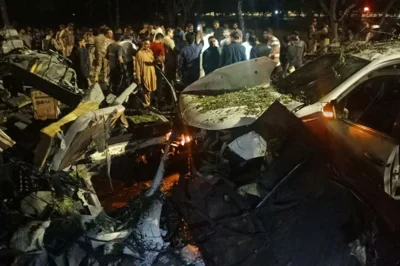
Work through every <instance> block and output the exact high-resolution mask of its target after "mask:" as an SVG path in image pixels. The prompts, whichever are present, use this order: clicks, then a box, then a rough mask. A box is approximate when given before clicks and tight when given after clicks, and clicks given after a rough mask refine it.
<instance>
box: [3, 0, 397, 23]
mask: <svg viewBox="0 0 400 266" xmlns="http://www.w3.org/2000/svg"><path fill="white" fill-rule="evenodd" d="M169 1H173V0H119V3H120V17H121V19H120V21H121V24H122V25H126V24H136V23H140V22H143V21H146V20H147V21H153V20H154V19H155V18H156V16H155V13H156V12H158V13H164V14H165V13H166V8H165V6H166V4H165V3H168V2H169ZM195 1H196V3H199V2H200V1H203V5H202V9H201V10H202V11H203V12H208V11H217V12H235V11H236V6H237V0H195ZM326 1H329V0H326ZM347 1H349V2H352V1H353V0H347ZM387 1H389V0H376V1H374V3H375V2H376V5H375V4H373V3H372V2H371V1H368V0H361V1H357V3H358V4H357V5H358V7H357V8H358V9H360V8H362V6H364V5H365V4H368V5H370V6H371V7H372V8H373V9H375V10H376V9H377V7H378V6H379V7H382V9H383V8H384V7H385V5H386V3H385V2H387ZM115 2H116V0H6V3H7V8H8V13H9V17H10V21H11V22H16V23H17V24H18V25H19V26H34V27H38V26H40V27H54V26H56V25H58V24H60V23H63V24H66V23H68V22H74V23H76V24H77V25H78V26H90V27H94V26H98V25H99V24H100V23H106V24H109V25H110V19H111V21H113V22H114V21H115V13H116V12H115ZM339 2H346V1H339ZM243 3H244V9H245V10H244V11H254V12H258V11H266V10H275V9H277V8H278V9H282V10H283V9H285V10H292V11H299V10H302V11H306V12H308V11H311V10H312V11H320V7H319V4H318V0H243ZM399 3H400V2H399ZM378 4H379V5H378ZM195 9H196V8H195ZM393 10H394V11H396V10H398V7H393ZM191 13H194V12H191Z"/></svg>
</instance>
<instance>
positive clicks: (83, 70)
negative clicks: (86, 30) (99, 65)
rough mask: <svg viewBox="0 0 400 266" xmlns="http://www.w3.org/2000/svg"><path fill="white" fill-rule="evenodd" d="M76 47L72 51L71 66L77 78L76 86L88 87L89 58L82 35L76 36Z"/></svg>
mask: <svg viewBox="0 0 400 266" xmlns="http://www.w3.org/2000/svg"><path fill="white" fill-rule="evenodd" d="M76 42H77V43H76V45H77V46H76V47H75V49H74V50H73V52H72V55H71V59H72V68H73V69H74V70H75V72H76V75H77V79H78V88H80V89H85V90H86V89H88V88H89V86H90V85H91V82H90V60H89V53H88V51H87V49H86V40H85V38H83V37H79V36H78V37H77V38H76Z"/></svg>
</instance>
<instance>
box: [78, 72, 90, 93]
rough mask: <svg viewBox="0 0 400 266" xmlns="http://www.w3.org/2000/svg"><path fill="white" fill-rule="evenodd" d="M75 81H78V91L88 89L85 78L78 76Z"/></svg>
mask: <svg viewBox="0 0 400 266" xmlns="http://www.w3.org/2000/svg"><path fill="white" fill-rule="evenodd" d="M77 79H78V80H77V83H78V88H79V89H82V90H87V89H89V82H88V80H87V78H85V77H83V76H81V75H78V77H77Z"/></svg>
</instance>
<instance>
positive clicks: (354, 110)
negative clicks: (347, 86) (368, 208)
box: [324, 73, 400, 199]
mask: <svg viewBox="0 0 400 266" xmlns="http://www.w3.org/2000/svg"><path fill="white" fill-rule="evenodd" d="M336 109H337V110H336V112H337V116H338V117H337V119H332V120H324V123H325V124H326V125H325V126H326V129H327V130H328V132H329V134H330V136H331V137H332V139H331V141H332V142H333V143H337V142H341V143H342V144H344V145H345V146H346V147H348V148H349V150H350V151H351V153H352V156H354V157H355V158H350V159H349V160H347V161H348V162H352V161H354V159H357V160H359V161H361V162H362V163H363V165H364V166H365V168H364V172H365V173H364V174H363V179H364V181H365V182H367V183H366V184H365V185H369V186H372V187H374V188H375V189H378V190H380V191H384V192H385V193H387V194H388V195H389V196H391V197H392V198H394V199H400V197H399V195H398V191H397V190H398V186H399V185H398V170H399V142H398V140H396V139H394V138H393V137H392V136H391V134H392V131H393V129H394V127H395V123H396V121H397V118H398V115H399V113H400V76H399V75H390V74H388V73H384V74H382V75H371V78H369V79H367V80H366V81H364V82H362V83H361V84H359V85H358V86H357V87H356V88H354V89H353V90H352V92H351V93H349V94H348V95H346V96H345V97H343V98H341V99H340V100H339V101H338V102H337V104H336ZM338 147H339V146H337V147H335V146H334V145H333V146H332V147H331V150H332V152H333V153H334V154H336V155H337V154H341V153H342V152H343V151H339V150H338ZM367 169H368V170H367ZM360 174H361V173H360Z"/></svg>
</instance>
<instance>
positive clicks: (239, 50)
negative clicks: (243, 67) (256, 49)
mask: <svg viewBox="0 0 400 266" xmlns="http://www.w3.org/2000/svg"><path fill="white" fill-rule="evenodd" d="M242 61H246V48H245V47H244V46H243V45H241V44H240V35H239V33H238V32H236V31H235V32H232V33H231V43H230V44H228V45H225V46H224V47H223V48H222V53H221V63H220V66H221V67H224V66H229V65H232V64H235V63H237V62H242Z"/></svg>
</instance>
